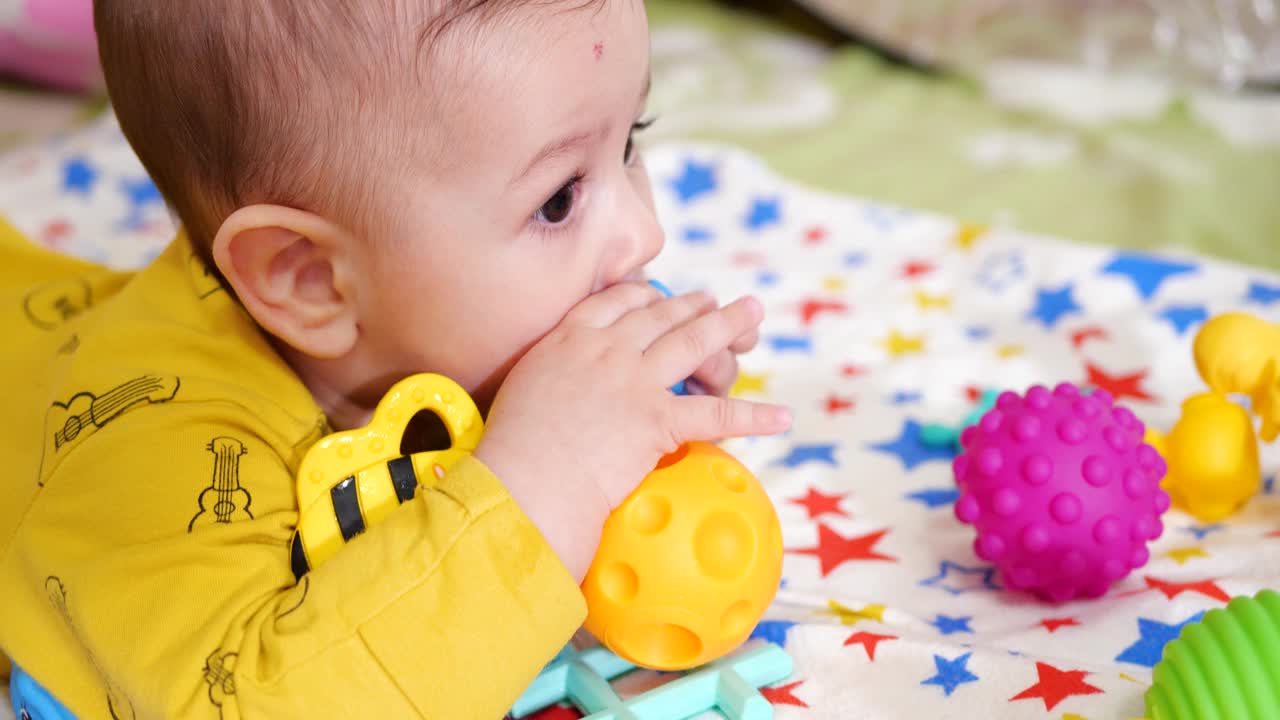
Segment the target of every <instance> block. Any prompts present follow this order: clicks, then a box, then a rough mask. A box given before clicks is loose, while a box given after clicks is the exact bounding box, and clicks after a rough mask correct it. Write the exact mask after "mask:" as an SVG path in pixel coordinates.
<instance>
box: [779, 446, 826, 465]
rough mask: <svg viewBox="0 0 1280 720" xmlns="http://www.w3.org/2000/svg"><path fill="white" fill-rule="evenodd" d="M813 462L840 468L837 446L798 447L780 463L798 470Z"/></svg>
mask: <svg viewBox="0 0 1280 720" xmlns="http://www.w3.org/2000/svg"><path fill="white" fill-rule="evenodd" d="M812 462H820V463H826V464H828V465H831V466H833V467H838V466H839V463H837V462H836V446H835V445H796V446H795V447H793V448H791V453H790V454H788V455H787V456H786V457H784V458H782V459H781V460H779V461H778V463H779V464H781V465H786V466H787V467H789V468H797V467H800V466H801V465H805V464H808V463H812Z"/></svg>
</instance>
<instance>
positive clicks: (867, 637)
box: [844, 632, 898, 662]
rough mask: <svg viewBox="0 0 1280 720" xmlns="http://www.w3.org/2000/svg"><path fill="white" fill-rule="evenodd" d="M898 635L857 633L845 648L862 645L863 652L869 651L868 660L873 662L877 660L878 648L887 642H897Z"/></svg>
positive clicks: (845, 644) (851, 636) (845, 643)
mask: <svg viewBox="0 0 1280 720" xmlns="http://www.w3.org/2000/svg"><path fill="white" fill-rule="evenodd" d="M897 639H898V636H897V635H877V634H876V633H872V632H856V633H854V634H852V635H850V636H849V638H848V639H847V640H845V641H844V646H845V647H849V646H850V645H861V646H862V649H863V650H866V651H867V659H868V660H871V661H872V662H874V661H875V659H876V646H877V645H879V644H880V643H882V642H884V641H885V640H897Z"/></svg>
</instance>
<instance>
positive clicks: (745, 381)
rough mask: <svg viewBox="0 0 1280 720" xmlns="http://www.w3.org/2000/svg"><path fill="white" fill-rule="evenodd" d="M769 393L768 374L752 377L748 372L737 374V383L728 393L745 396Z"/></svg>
mask: <svg viewBox="0 0 1280 720" xmlns="http://www.w3.org/2000/svg"><path fill="white" fill-rule="evenodd" d="M768 391H769V374H768V373H760V374H759V375H753V374H751V373H749V372H740V373H738V381H737V382H735V383H734V384H733V389H731V390H730V391H729V393H730V394H731V395H746V394H747V393H755V394H757V395H763V394H765V393H766V392H768Z"/></svg>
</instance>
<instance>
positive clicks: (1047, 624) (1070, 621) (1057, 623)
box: [1040, 617, 1080, 633]
mask: <svg viewBox="0 0 1280 720" xmlns="http://www.w3.org/2000/svg"><path fill="white" fill-rule="evenodd" d="M1040 624H1041V625H1043V626H1044V629H1045V630H1048V631H1049V632H1051V633H1052V632H1055V631H1057V629H1058V628H1060V627H1069V626H1072V625H1079V624H1080V621H1079V620H1077V619H1075V618H1070V617H1069V618H1045V619H1043V620H1041V621H1040Z"/></svg>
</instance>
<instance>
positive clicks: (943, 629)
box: [929, 615, 973, 635]
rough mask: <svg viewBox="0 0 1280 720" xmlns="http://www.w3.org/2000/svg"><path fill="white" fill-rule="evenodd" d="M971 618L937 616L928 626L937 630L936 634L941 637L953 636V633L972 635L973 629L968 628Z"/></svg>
mask: <svg viewBox="0 0 1280 720" xmlns="http://www.w3.org/2000/svg"><path fill="white" fill-rule="evenodd" d="M972 619H973V618H972V617H956V618H953V617H947V616H946V615H939V616H938V617H937V618H936V619H934V621H933V622H931V623H929V624H930V625H932V626H934V627H936V628H938V632H940V633H942V634H943V635H953V634H955V633H970V634H972V633H973V628H971V627H969V621H970V620H972Z"/></svg>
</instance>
